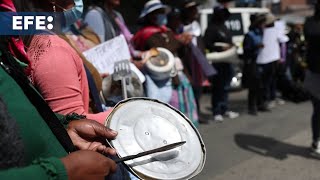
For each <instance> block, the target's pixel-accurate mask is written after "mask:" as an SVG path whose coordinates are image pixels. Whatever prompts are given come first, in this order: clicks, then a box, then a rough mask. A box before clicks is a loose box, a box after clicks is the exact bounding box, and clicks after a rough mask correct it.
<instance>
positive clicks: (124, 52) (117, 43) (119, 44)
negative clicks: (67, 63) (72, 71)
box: [83, 35, 131, 74]
mask: <svg viewBox="0 0 320 180" xmlns="http://www.w3.org/2000/svg"><path fill="white" fill-rule="evenodd" d="M83 55H84V56H85V57H86V58H87V59H88V60H89V61H90V62H91V63H92V64H93V65H94V66H95V67H96V68H97V70H98V71H99V72H100V73H110V74H112V73H113V71H114V63H115V62H118V61H121V60H130V57H131V56H130V51H129V48H128V45H127V42H126V40H125V38H124V36H123V35H120V36H118V37H115V38H113V39H111V40H109V41H107V42H105V43H102V44H100V45H98V46H96V47H94V48H92V49H89V50H88V51H85V52H84V53H83Z"/></svg>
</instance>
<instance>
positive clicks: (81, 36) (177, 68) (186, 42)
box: [0, 0, 320, 180]
mask: <svg viewBox="0 0 320 180" xmlns="http://www.w3.org/2000/svg"><path fill="white" fill-rule="evenodd" d="M120 5H121V2H120V0H104V1H102V0H91V1H89V2H88V3H84V2H83V1H82V0H67V1H62V0H41V1H40V0H0V9H1V11H2V12H13V13H14V12H34V11H36V12H53V13H63V15H64V20H63V21H62V22H63V23H62V27H61V28H62V32H63V33H61V32H59V33H57V32H54V31H43V32H42V33H41V34H35V35H28V36H21V37H19V36H6V37H1V41H0V65H1V68H0V74H1V77H2V78H1V79H0V81H4V83H0V92H1V93H0V94H1V100H0V107H1V108H0V110H1V111H0V116H1V119H3V120H1V124H0V128H1V131H0V137H1V138H0V139H1V140H0V142H1V144H3V145H2V146H1V148H0V150H1V153H0V157H1V158H0V159H1V161H0V167H1V169H0V170H1V171H0V177H1V179H9V178H11V179H22V178H24V179H67V178H68V179H77V180H78V179H103V178H104V177H105V176H107V175H109V177H108V178H110V179H134V177H133V176H132V175H131V174H130V173H129V172H128V171H127V170H126V168H125V167H123V166H122V165H121V164H120V165H118V166H116V164H115V163H114V162H113V161H112V160H110V159H112V158H114V156H115V151H114V150H112V149H111V148H109V147H107V146H106V145H105V144H104V142H103V139H113V138H115V137H116V135H117V132H114V131H112V130H110V129H107V128H105V127H104V126H103V125H104V123H105V120H106V118H107V117H108V115H109V114H110V112H111V111H112V105H111V104H116V103H117V102H119V101H120V100H122V99H123V98H124V97H120V98H112V97H110V98H109V99H108V98H106V99H103V101H104V102H112V103H108V104H103V103H102V99H101V98H104V97H101V93H100V92H101V91H102V81H103V80H104V79H105V78H107V77H111V76H112V74H110V72H105V73H100V72H98V71H97V68H96V67H94V65H93V64H91V63H90V62H89V61H88V60H87V59H86V57H85V56H84V55H83V52H85V51H86V50H89V49H91V48H93V47H95V46H97V45H99V44H101V43H104V42H107V41H109V40H112V39H113V38H115V37H117V36H119V35H123V37H124V38H125V40H126V42H127V46H128V49H129V51H130V55H131V59H130V62H131V63H132V64H134V65H135V66H136V67H137V68H138V69H139V70H140V71H141V72H142V73H143V75H144V76H145V79H146V80H145V82H144V83H143V85H144V88H143V89H144V92H143V96H145V97H148V98H153V99H158V100H161V101H163V102H165V103H168V104H170V105H172V106H173V107H175V108H176V109H178V110H179V111H181V112H182V113H184V114H185V115H186V116H187V117H188V118H189V119H190V120H191V121H192V122H193V123H194V125H195V126H198V124H199V123H204V124H206V123H208V120H207V119H202V118H199V114H200V105H201V103H200V102H199V100H200V97H201V93H202V85H203V82H204V81H205V80H209V81H210V83H211V85H212V90H211V92H212V93H211V96H212V99H211V104H212V114H213V117H214V120H215V121H223V120H224V118H225V117H227V118H232V119H233V118H237V117H238V116H239V113H237V112H233V111H231V110H230V109H229V106H228V105H229V101H228V93H229V86H230V82H231V79H232V77H233V67H232V65H231V64H230V63H228V62H219V63H213V64H212V65H211V64H209V62H208V60H207V59H206V55H205V52H206V51H210V52H222V51H226V50H228V49H230V48H232V47H234V44H233V42H232V35H231V33H230V31H229V30H228V29H227V27H226V26H225V21H226V20H227V19H228V18H229V17H230V12H229V11H228V3H222V4H219V5H218V6H216V7H215V8H214V14H213V17H212V20H211V21H210V24H209V26H208V29H207V30H206V33H205V36H204V38H202V37H201V27H200V25H199V23H198V21H197V20H198V6H199V4H198V3H197V2H195V1H192V0H185V1H183V2H182V3H181V4H180V5H179V6H177V7H170V6H168V5H165V4H163V3H162V2H161V1H160V0H150V1H148V2H146V4H145V6H144V7H143V9H142V10H141V14H140V16H139V18H138V20H137V22H138V24H139V26H140V29H139V30H138V32H136V33H134V34H133V33H131V31H130V28H129V27H128V26H127V25H126V23H125V19H124V18H123V17H122V15H121V13H120V12H118V11H116V10H115V9H116V8H117V7H119V6H120ZM250 19H251V26H250V31H249V32H248V33H247V34H246V35H245V40H244V46H243V47H244V58H243V59H244V68H243V69H244V86H245V87H247V88H248V89H249V93H248V112H249V114H251V115H257V112H258V111H270V107H272V106H273V103H274V102H278V103H280V104H281V103H283V101H282V100H281V99H279V98H278V96H277V77H278V76H277V75H278V72H279V71H283V69H287V67H288V66H287V64H289V63H288V62H287V61H285V60H286V55H287V49H288V48H287V46H286V45H287V42H288V41H289V37H288V36H286V34H285V28H284V27H285V26H284V24H283V22H281V21H278V20H277V19H276V18H275V17H274V16H273V15H272V14H255V15H252V16H251V18H250ZM308 32H309V31H308ZM312 35H314V34H313V33H312V32H311V36H308V37H311V38H309V39H308V40H312V38H313V36H312ZM315 36H317V34H315ZM317 37H318V36H317ZM221 44H223V45H221ZM158 47H161V48H165V49H167V50H169V51H170V52H171V53H172V54H173V56H174V60H173V61H174V65H173V67H172V68H171V69H170V72H169V74H168V75H167V76H163V75H161V74H160V75H158V74H154V73H153V72H151V71H150V70H149V69H148V68H147V67H146V64H147V62H148V61H149V59H150V58H151V57H152V55H153V54H154V51H155V48H158ZM314 49H315V51H316V47H314ZM310 58H312V57H310ZM160 65H161V63H160ZM315 65H318V64H315ZM281 67H285V68H281ZM314 67H315V66H314ZM311 70H312V69H311ZM316 70H317V69H316ZM317 71H318V70H317ZM317 71H316V72H317ZM133 97H134V96H133ZM313 102H314V107H315V109H317V108H318V109H319V100H314V101H313ZM315 111H316V110H315ZM318 116H319V115H318V114H317V113H315V115H314V118H313V119H314V124H315V126H318V125H317V123H318V122H317V121H319V120H318V119H319V117H318ZM35 129H36V130H35ZM315 131H318V130H315ZM40 134H41V136H39V135H40ZM318 138H319V137H318V135H315V137H314V143H313V147H319V149H320V145H319V144H318V143H317V142H318ZM319 152H320V151H319ZM101 154H104V155H101ZM106 156H107V157H108V158H107V157H106ZM79 157H81V158H79Z"/></svg>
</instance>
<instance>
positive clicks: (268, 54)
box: [257, 14, 289, 111]
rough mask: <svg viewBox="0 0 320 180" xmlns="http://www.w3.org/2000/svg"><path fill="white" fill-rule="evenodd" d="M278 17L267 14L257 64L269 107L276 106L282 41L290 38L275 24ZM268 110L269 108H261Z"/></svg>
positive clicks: (264, 96)
mask: <svg viewBox="0 0 320 180" xmlns="http://www.w3.org/2000/svg"><path fill="white" fill-rule="evenodd" d="M275 21H276V18H275V16H274V15H272V14H268V15H267V16H266V28H265V29H264V32H263V45H264V47H263V48H262V49H261V51H260V52H259V54H258V57H257V64H258V69H259V71H260V72H261V78H262V82H264V84H263V98H264V100H265V102H267V103H268V106H269V107H268V108H271V107H273V106H274V104H275V103H274V101H275V100H276V90H275V89H276V88H275V86H276V85H275V84H276V77H277V74H276V70H277V67H278V63H279V62H280V59H281V48H280V43H286V42H287V41H288V40H289V38H288V37H287V36H286V35H284V34H283V32H280V31H279V29H278V28H277V27H276V26H275ZM261 110H262V111H266V110H269V109H261Z"/></svg>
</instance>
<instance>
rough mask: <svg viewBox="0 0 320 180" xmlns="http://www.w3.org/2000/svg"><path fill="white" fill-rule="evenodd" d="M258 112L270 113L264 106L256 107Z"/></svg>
mask: <svg viewBox="0 0 320 180" xmlns="http://www.w3.org/2000/svg"><path fill="white" fill-rule="evenodd" d="M258 111H261V112H270V111H271V110H270V109H269V108H267V107H265V106H263V107H258Z"/></svg>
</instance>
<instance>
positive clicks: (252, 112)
mask: <svg viewBox="0 0 320 180" xmlns="http://www.w3.org/2000/svg"><path fill="white" fill-rule="evenodd" d="M248 114H250V115H252V116H257V115H258V112H257V111H256V110H249V111H248Z"/></svg>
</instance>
